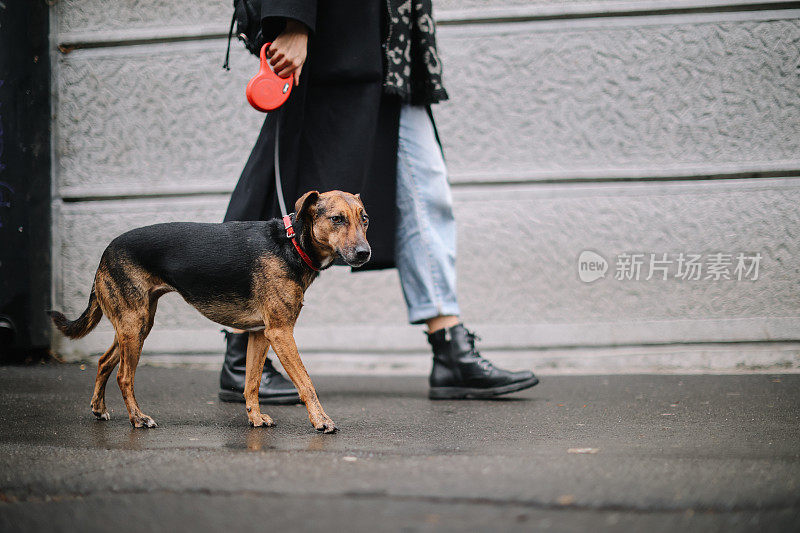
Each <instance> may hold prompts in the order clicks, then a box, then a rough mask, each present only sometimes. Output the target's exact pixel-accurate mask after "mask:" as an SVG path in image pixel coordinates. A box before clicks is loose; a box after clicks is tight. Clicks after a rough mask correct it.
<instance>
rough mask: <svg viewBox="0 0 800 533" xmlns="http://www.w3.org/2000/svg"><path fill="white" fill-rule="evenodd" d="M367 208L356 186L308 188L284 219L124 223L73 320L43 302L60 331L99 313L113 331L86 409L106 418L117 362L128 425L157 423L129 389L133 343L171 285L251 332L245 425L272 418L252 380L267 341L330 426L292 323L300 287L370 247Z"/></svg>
mask: <svg viewBox="0 0 800 533" xmlns="http://www.w3.org/2000/svg"><path fill="white" fill-rule="evenodd" d="M368 225H369V216H368V215H367V212H366V211H365V209H364V204H363V203H362V201H361V198H360V196H359V195H358V194H349V193H346V192H342V191H329V192H325V193H322V194H320V193H319V192H317V191H310V192H307V193H306V194H304V195H303V196H301V197H300V198H299V199H298V200H297V203H296V204H295V213H294V214H293V215H289V216H286V217H284V218H283V219H272V220H268V221H252V222H224V223H221V224H201V223H194V222H172V223H165V224H155V225H152V226H146V227H143V228H138V229H134V230H131V231H128V232H127V233H123V234H122V235H120V236H119V237H117V238H116V239H114V240H113V241H111V243H110V244H109V245H108V247H107V248H106V249H105V251H104V252H103V255H102V258H101V259H100V265H99V266H98V268H97V273H96V274H95V278H94V285H93V286H92V291H91V295H90V296H89V305H88V306H87V307H86V310H85V311H84V312H83V314H81V316H80V317H79V318H78V319H77V320H74V321H70V320H68V319H67V318H66V317H65V316H64V315H63V314H61V313H59V312H57V311H49V314H50V317H51V318H52V320H53V323H54V324H55V326H56V327H57V328H58V329H59V331H61V332H62V333H63V334H64V335H66V336H67V337H69V338H72V339H77V338H80V337H83V336H85V335H87V334H88V333H89V332H90V331H91V330H92V329H94V327H95V326H96V325H97V323H98V322H99V321H100V318H101V317H102V316H103V315H105V316H106V317H107V318H108V319H109V321H111V324H112V325H113V326H114V330H115V338H114V343H113V344H112V345H111V347H110V348H109V349H108V350H107V351H106V352H105V353H104V354H103V356H102V357H101V358H100V361H99V364H98V368H97V378H96V380H95V385H94V393H93V395H92V401H91V409H92V413H93V414H94V416H95V417H96V418H98V419H100V420H108V419H109V418H110V416H109V414H108V410H107V408H106V404H105V388H106V382H107V381H108V377H109V375H110V374H111V372H112V371H113V370H114V367H115V366H116V365H117V363H119V371H118V372H117V383H118V384H119V388H120V390H121V391H122V397H123V398H124V400H125V406H126V407H127V409H128V417H129V418H130V422H131V424H132V425H133V426H134V427H137V428H138V427H145V428H152V427H156V426H157V424H156V422H155V420H153V419H152V418H151V417H149V416H147V415H146V414H144V413H143V412H142V410H141V409H140V408H139V404H138V403H137V402H136V398H135V397H134V394H133V380H134V374H135V373H136V365H137V363H138V362H139V356H140V354H141V351H142V344H143V343H144V340H145V338H146V337H147V335H148V334H149V333H150V330H151V329H152V327H153V319H154V317H155V313H156V305H157V303H158V299H159V298H160V297H161V296H163V295H164V294H166V293H168V292H173V291H175V292H177V293H178V294H180V295H181V296H182V297H183V299H184V300H186V302H188V303H189V304H190V305H191V306H193V307H194V308H195V309H197V310H198V311H200V313H202V314H203V315H204V316H206V317H207V318H209V319H211V320H213V321H214V322H217V323H219V324H222V325H223V326H227V327H230V328H235V329H241V330H246V331H248V332H249V333H250V335H249V337H248V345H247V360H246V364H245V388H244V398H245V406H246V409H247V417H248V419H249V421H250V424H251V425H252V426H254V427H259V426H273V425H275V423H274V422H273V420H272V418H270V417H269V416H268V415H266V414H263V413H261V410H260V407H259V403H258V386H259V382H260V379H261V372H262V370H263V368H264V361H265V359H266V356H267V350H268V349H269V347H270V346H272V348H273V350H274V351H275V353H276V354H277V356H278V359H279V360H280V362H281V364H282V365H283V368H284V369H285V370H286V373H287V374H288V375H289V378H290V379H291V380H292V382H293V383H294V385H295V387H296V388H297V390H298V392H299V394H300V399H301V400H302V401H303V403H304V404H305V405H306V409H307V410H308V418H309V420H311V424H312V425H313V426H314V428H315V429H316V430H318V431H321V432H323V433H333V432H335V431H336V424H334V422H333V420H331V418H330V417H329V416H328V415H326V414H325V411H324V410H323V409H322V405H321V404H320V402H319V399H318V398H317V393H316V391H315V390H314V385H313V384H312V383H311V379H310V378H309V376H308V373H307V372H306V369H305V367H304V366H303V362H302V361H301V360H300V354H299V353H298V351H297V346H296V345H295V341H294V325H295V322H296V321H297V317H298V315H299V314H300V309H301V308H302V306H303V295H304V293H305V291H306V289H308V287H309V286H310V285H311V283H312V282H313V281H314V280H315V279H316V278H317V276H318V275H319V271H320V270H324V269H325V268H328V267H330V266H331V264H332V263H333V262H334V260H336V259H337V258H341V259H342V260H344V262H345V263H347V264H348V265H350V266H353V267H359V266H362V265H363V264H364V263H366V262H367V261H368V260H369V258H370V255H371V249H370V246H369V243H368V242H367V238H366V232H367V228H368Z"/></svg>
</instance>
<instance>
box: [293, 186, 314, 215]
mask: <svg viewBox="0 0 800 533" xmlns="http://www.w3.org/2000/svg"><path fill="white" fill-rule="evenodd" d="M317 200H319V192H318V191H308V192H307V193H305V194H304V195H303V196H301V197H300V198H298V199H297V202H296V203H295V204H294V212H295V213H297V218H298V219H300V220H304V219H305V218H306V216H307V215H308V214H309V209H310V208H311V206H313V205H314V204H316V203H317Z"/></svg>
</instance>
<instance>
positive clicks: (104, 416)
mask: <svg viewBox="0 0 800 533" xmlns="http://www.w3.org/2000/svg"><path fill="white" fill-rule="evenodd" d="M92 414H93V415H94V417H95V418H96V419H98V420H111V415H110V414H108V411H94V410H93V411H92Z"/></svg>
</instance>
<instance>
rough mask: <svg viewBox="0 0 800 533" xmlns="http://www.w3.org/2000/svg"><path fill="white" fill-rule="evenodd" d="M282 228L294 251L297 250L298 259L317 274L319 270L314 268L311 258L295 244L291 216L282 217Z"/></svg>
mask: <svg viewBox="0 0 800 533" xmlns="http://www.w3.org/2000/svg"><path fill="white" fill-rule="evenodd" d="M283 227H285V228H286V237H288V238H289V239H292V244H294V249H295V250H297V253H298V254H300V257H302V258H303V261H304V262H305V264H307V265H308V268H310V269H311V270H313V271H314V272H319V269H318V268H317V267H315V266H314V263H312V262H311V258H310V257H308V255H307V254H306V253H305V252H304V251H303V250H302V248H300V245H299V244H298V243H297V238H296V236H295V233H294V228H293V227H292V217H291V215H286V216H284V217H283Z"/></svg>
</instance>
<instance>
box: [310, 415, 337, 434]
mask: <svg viewBox="0 0 800 533" xmlns="http://www.w3.org/2000/svg"><path fill="white" fill-rule="evenodd" d="M314 429H316V430H317V431H321V432H322V433H336V431H337V430H338V428H337V427H336V424H334V423H333V420H331V419H330V418H328V419H327V420H323V421H322V422H318V423H316V424H314Z"/></svg>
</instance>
